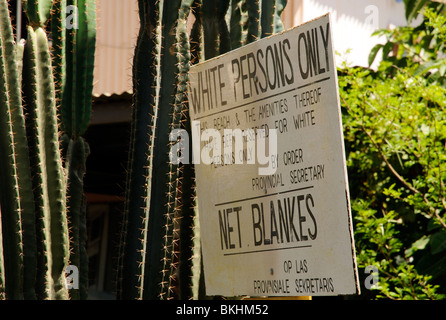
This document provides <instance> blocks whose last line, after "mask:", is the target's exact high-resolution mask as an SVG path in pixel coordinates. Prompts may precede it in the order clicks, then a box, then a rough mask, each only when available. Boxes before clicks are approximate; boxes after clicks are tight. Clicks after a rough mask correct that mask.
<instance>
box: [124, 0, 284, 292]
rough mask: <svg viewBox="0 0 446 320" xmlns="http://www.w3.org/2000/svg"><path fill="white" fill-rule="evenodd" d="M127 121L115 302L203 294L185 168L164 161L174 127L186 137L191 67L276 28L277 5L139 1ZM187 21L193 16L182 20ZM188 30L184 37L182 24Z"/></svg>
mask: <svg viewBox="0 0 446 320" xmlns="http://www.w3.org/2000/svg"><path fill="white" fill-rule="evenodd" d="M138 4H139V13H140V22H141V27H140V32H139V37H138V41H137V45H136V49H135V56H134V64H133V117H132V130H131V139H130V152H129V162H128V163H129V165H128V170H127V172H128V175H127V188H126V205H125V212H124V219H123V224H122V227H123V228H122V233H121V248H120V256H119V266H118V298H121V299H175V298H180V299H191V298H200V297H202V295H203V291H202V277H201V276H200V274H201V263H200V246H199V240H198V239H199V224H198V210H197V208H196V205H195V183H194V168H193V166H192V165H190V164H184V163H180V164H173V163H172V162H171V161H170V159H169V152H170V150H171V146H172V144H174V143H175V142H172V141H170V140H169V134H170V132H171V131H172V130H173V129H185V130H187V131H188V132H189V133H190V119H189V115H188V102H187V94H186V87H187V81H188V70H189V67H190V65H191V64H195V63H198V62H200V61H204V60H207V59H210V58H213V57H215V56H217V55H219V54H222V53H225V52H227V51H229V50H231V49H235V48H238V47H240V46H242V45H244V44H246V43H249V42H252V41H255V40H257V39H259V38H261V37H265V36H268V35H270V34H273V33H275V32H278V31H281V30H282V28H283V25H282V24H281V20H280V14H281V12H282V10H283V9H284V7H285V5H286V0H272V1H259V0H220V1H215V0H173V1H169V2H168V4H167V1H163V0H139V1H138ZM190 15H192V16H193V17H189V16H190ZM189 18H191V19H194V23H193V26H192V29H191V32H190V35H189V34H188V32H187V30H186V24H187V21H188V19H189Z"/></svg>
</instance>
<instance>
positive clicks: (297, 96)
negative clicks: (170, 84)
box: [189, 14, 359, 296]
mask: <svg viewBox="0 0 446 320" xmlns="http://www.w3.org/2000/svg"><path fill="white" fill-rule="evenodd" d="M189 103H190V115H191V120H192V141H193V157H192V160H193V163H194V164H195V168H196V179H197V201H198V211H199V217H200V233H201V243H202V252H203V259H204V274H205V285H206V292H207V294H208V295H224V296H237V295H250V296H301V295H304V296H318V295H339V294H355V293H359V285H358V275H357V269H356V259H355V249H354V239H353V231H352V221H351V212H350V203H349V189H348V181H347V170H346V163H345V152H344V141H343V133H342V122H341V113H340V103H339V93H338V82H337V74H336V64H335V61H334V50H333V40H332V25H331V22H330V16H329V14H327V15H324V16H322V17H320V18H317V19H315V20H313V21H310V22H308V23H305V24H303V25H301V26H298V27H295V28H293V29H290V30H288V31H285V32H282V33H280V34H277V35H274V36H271V37H268V38H265V39H262V40H259V41H256V42H254V43H251V44H249V45H246V46H243V47H241V48H239V49H237V50H233V51H231V52H229V53H227V54H224V55H221V56H219V57H216V58H214V59H211V60H209V61H206V62H203V63H200V64H198V65H195V66H193V67H192V68H191V71H190V86H189Z"/></svg>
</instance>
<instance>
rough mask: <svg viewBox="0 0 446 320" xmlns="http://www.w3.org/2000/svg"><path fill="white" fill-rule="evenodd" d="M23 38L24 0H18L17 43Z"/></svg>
mask: <svg viewBox="0 0 446 320" xmlns="http://www.w3.org/2000/svg"><path fill="white" fill-rule="evenodd" d="M21 38H22V0H17V13H16V43H19V41H20V39H21Z"/></svg>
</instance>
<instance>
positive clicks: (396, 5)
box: [283, 0, 419, 66]
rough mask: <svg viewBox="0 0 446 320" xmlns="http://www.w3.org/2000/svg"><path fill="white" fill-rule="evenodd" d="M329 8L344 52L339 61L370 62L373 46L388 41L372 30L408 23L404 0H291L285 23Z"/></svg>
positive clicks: (338, 48) (337, 46)
mask: <svg viewBox="0 0 446 320" xmlns="http://www.w3.org/2000/svg"><path fill="white" fill-rule="evenodd" d="M327 12H330V13H331V15H332V22H333V38H334V47H335V50H336V51H337V52H338V53H339V54H340V57H338V60H337V62H338V65H339V64H340V63H341V62H342V61H344V60H345V61H347V62H348V63H349V64H351V65H360V66H368V55H369V53H370V50H371V49H372V48H373V47H374V46H375V45H376V44H377V43H383V42H384V41H385V38H379V37H376V36H373V37H372V33H373V32H374V31H376V30H377V29H385V28H389V27H392V26H403V25H406V19H405V15H404V3H403V2H402V0H355V1H351V0H350V1H348V0H290V1H288V4H287V7H286V9H285V12H284V15H283V20H284V24H285V27H286V28H291V27H293V26H296V25H299V24H301V23H303V22H306V21H309V20H311V19H314V18H315V17H318V16H321V15H323V14H325V13H327ZM418 21H419V20H416V21H414V24H416V23H418ZM375 65H376V63H375Z"/></svg>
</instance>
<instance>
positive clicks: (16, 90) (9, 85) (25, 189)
mask: <svg viewBox="0 0 446 320" xmlns="http://www.w3.org/2000/svg"><path fill="white" fill-rule="evenodd" d="M0 41H1V46H0V47H1V49H0V50H1V59H0V60H1V62H0V63H1V66H0V79H1V80H0V97H1V98H0V99H1V103H0V109H1V110H0V112H1V115H0V119H1V120H0V130H1V136H2V137H3V139H1V140H2V141H1V143H0V144H1V146H0V181H1V183H0V197H1V199H0V202H1V210H2V212H3V214H2V222H1V223H2V224H3V226H2V232H3V265H4V275H3V276H4V279H5V292H6V297H9V298H12V299H21V298H23V290H24V287H25V288H28V286H29V282H28V279H29V277H27V278H26V281H25V280H24V266H23V264H24V261H25V260H26V261H29V259H33V258H32V253H28V249H29V250H31V252H32V250H33V249H32V246H33V241H32V239H31V243H30V242H29V239H30V238H29V237H28V236H23V231H24V229H23V228H24V227H26V228H27V229H29V228H28V227H29V222H30V221H31V220H30V219H32V218H33V207H34V203H33V198H32V183H31V170H30V164H29V153H28V148H27V138H26V129H25V118H24V115H23V107H22V102H21V99H22V96H21V90H20V78H21V77H20V75H19V72H18V71H19V64H18V63H17V52H19V53H20V54H18V56H20V55H21V52H22V47H20V48H21V49H20V50H18V49H17V45H16V44H15V42H14V37H13V32H12V26H11V22H10V19H9V11H8V4H7V2H6V0H2V1H0ZM22 221H23V224H22ZM30 231H32V228H31V229H30ZM25 255H26V257H24V256H25ZM30 268H31V269H30V270H32V266H31V267H30ZM31 274H32V271H31ZM24 282H25V283H24ZM26 292H28V289H26Z"/></svg>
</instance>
